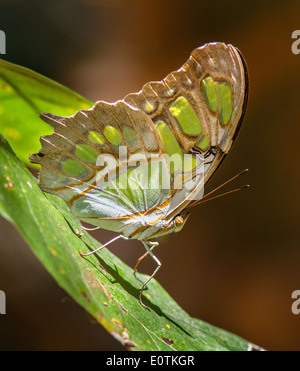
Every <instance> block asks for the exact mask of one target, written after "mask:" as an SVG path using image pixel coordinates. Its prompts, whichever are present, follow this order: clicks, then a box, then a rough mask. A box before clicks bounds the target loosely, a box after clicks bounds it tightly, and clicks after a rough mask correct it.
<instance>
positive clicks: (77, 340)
mask: <svg viewBox="0 0 300 371" xmlns="http://www.w3.org/2000/svg"><path fill="white" fill-rule="evenodd" d="M299 14H300V3H299V1H291V0H290V1H285V2H280V1H275V0H272V1H271V0H265V1H257V0H252V1H243V2H241V1H237V0H231V1H226V2H223V1H222V2H221V1H204V0H201V1H200V0H186V1H180V0H152V1H150V2H148V1H147V2H146V1H138V0H126V1H125V0H97V1H96V0H65V1H58V0H53V1H51V2H50V1H47V2H46V1H39V0H23V1H22V0H1V4H0V29H1V30H4V31H5V32H6V38H7V54H6V55H4V56H1V57H3V58H4V59H7V60H9V61H11V62H14V63H18V64H20V65H23V66H27V67H29V68H32V69H34V70H36V71H38V72H40V73H42V74H45V75H47V76H48V77H51V78H53V79H55V80H57V81H59V82H61V83H63V84H65V85H67V86H69V87H71V88H72V89H74V90H76V91H78V92H79V93H81V94H82V95H84V96H86V97H88V98H90V99H92V100H100V99H102V100H107V101H109V102H113V101H115V100H117V99H121V98H123V97H124V96H125V95H126V94H128V93H130V92H134V91H138V90H140V89H141V87H142V85H143V84H144V83H146V82H147V81H148V80H160V79H162V78H163V77H165V76H166V75H167V74H168V73H169V72H171V71H173V70H175V69H178V68H179V67H180V66H181V65H182V64H183V63H184V62H185V61H186V59H187V58H188V57H189V55H190V52H191V51H192V50H193V49H194V48H196V47H198V46H200V45H202V44H204V43H206V42H210V41H224V42H227V43H231V44H233V45H235V46H237V47H238V48H239V49H240V50H241V51H242V53H243V55H244V57H245V59H246V61H247V64H248V67H249V72H250V99H249V105H248V111H247V113H246V117H245V120H244V124H243V126H242V128H241V132H240V134H239V136H238V138H237V141H236V143H235V145H234V147H233V149H232V150H231V152H230V154H229V156H228V157H227V159H226V160H225V162H224V163H223V165H222V166H221V168H220V169H219V170H218V172H217V173H216V175H215V176H214V178H213V180H212V181H211V182H210V184H209V189H210V190H211V189H213V188H214V187H216V186H218V185H219V184H221V183H222V182H224V181H226V180H227V179H229V178H230V177H231V176H233V175H235V174H236V173H237V172H239V171H240V170H242V169H244V168H249V169H250V172H249V173H248V174H246V175H244V176H243V177H242V178H240V179H239V180H237V181H236V183H237V184H245V183H250V184H251V188H250V189H249V190H247V191H242V192H238V193H236V194H234V195H230V196H227V197H223V198H221V199H218V200H215V201H211V202H209V203H205V204H203V205H201V206H198V207H197V208H196V209H195V210H193V213H192V216H191V218H190V219H189V221H188V223H187V225H186V226H185V228H184V229H183V231H182V232H181V233H179V234H176V235H175V234H173V235H170V236H169V237H167V238H163V239H161V245H160V247H159V248H158V249H157V251H156V253H157V255H158V257H159V258H160V260H161V261H162V262H163V267H162V269H161V270H160V272H159V274H158V275H157V279H158V280H159V282H160V283H161V284H162V285H163V286H164V287H165V288H166V289H167V290H168V291H169V292H170V294H171V295H172V296H173V297H174V298H175V300H176V301H177V302H178V303H179V304H180V305H181V306H182V307H183V308H184V309H185V310H186V311H187V312H188V313H189V314H190V315H192V316H195V317H198V318H200V319H203V320H205V321H207V322H209V323H211V324H214V325H216V326H219V327H221V328H224V329H226V330H229V331H231V332H233V333H236V334H238V335H240V336H242V337H244V338H246V339H248V340H249V341H252V342H254V343H256V344H258V345H260V346H262V347H264V348H266V349H269V350H299V349H300V315H299V316H296V315H294V314H293V313H292V312H291V305H292V302H293V300H292V299H291V295H292V292H293V291H294V290H297V289H298V290H299V289H300V270H299V262H300V246H299V241H300V238H299V237H300V236H299V220H300V215H299V210H300V208H299V195H298V193H297V191H298V187H299V170H298V166H299V137H300V136H299V134H300V131H299V118H300V104H299V103H300V102H299V101H300V99H299V98H300V93H299V88H300V68H299V67H300V54H299V55H294V54H293V53H292V51H291V45H292V42H293V40H292V39H291V35H292V32H293V31H294V30H297V29H300V18H299ZM235 186H236V184H233V185H232V187H235ZM0 234H1V238H0V256H1V258H0V289H1V290H4V291H5V292H6V295H7V314H6V315H2V316H0V349H1V350H4V349H9V350H15V349H19V350H40V349H46V350H53V349H57V350H64V349H75V350H76V349H82V350H96V349H98V350H119V349H123V348H122V347H121V345H119V343H118V342H117V341H116V340H114V339H113V338H112V337H111V336H110V335H108V334H107V333H106V332H105V330H104V329H102V327H101V326H100V325H98V324H96V323H95V321H93V320H92V319H91V318H90V317H89V316H88V315H87V314H86V313H85V312H84V310H83V309H81V308H80V307H79V306H78V305H77V304H76V303H74V302H73V300H72V299H71V298H69V297H68V295H67V294H66V293H65V292H63V291H62V290H61V289H60V288H59V287H58V286H57V284H56V283H55V282H54V280H53V279H52V277H51V276H50V275H49V274H48V273H47V272H46V271H45V269H44V268H43V267H42V265H41V264H40V263H39V261H38V260H37V259H36V258H35V256H34V255H33V254H32V252H31V251H30V249H29V248H28V247H27V246H26V244H25V243H24V242H23V240H22V238H21V237H20V236H19V235H18V233H17V232H16V230H15V229H14V227H13V226H11V225H10V224H9V223H8V222H6V221H5V220H4V219H2V218H1V219H0ZM95 236H96V237H97V238H98V239H99V241H101V242H106V241H107V240H108V239H109V238H110V237H111V233H109V232H106V231H101V232H98V233H97V234H95ZM111 250H112V251H113V252H114V253H116V254H117V255H118V256H120V257H121V258H122V259H123V260H125V261H126V262H127V263H128V264H129V265H131V266H134V264H135V262H136V259H137V258H138V257H139V256H140V255H141V254H142V253H143V248H142V245H141V244H140V243H138V242H130V243H126V242H123V243H122V244H121V243H120V244H118V246H113V247H112V248H111ZM148 263H149V265H148ZM152 268H153V265H152V264H151V261H149V262H147V263H146V262H144V263H143V265H142V266H141V270H142V271H145V272H150V271H151V270H152Z"/></svg>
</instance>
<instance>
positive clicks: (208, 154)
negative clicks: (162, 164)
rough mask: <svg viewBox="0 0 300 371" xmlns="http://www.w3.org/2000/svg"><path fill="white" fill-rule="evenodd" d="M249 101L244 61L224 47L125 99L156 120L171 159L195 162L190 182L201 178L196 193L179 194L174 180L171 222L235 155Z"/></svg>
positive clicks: (202, 53) (206, 50)
mask: <svg viewBox="0 0 300 371" xmlns="http://www.w3.org/2000/svg"><path fill="white" fill-rule="evenodd" d="M247 98H248V74H247V67H246V64H245V62H244V60H243V57H242V56H241V54H240V52H239V51H238V50H237V49H236V48H235V47H233V46H232V45H225V44H223V43H210V44H206V45H204V46H203V47H200V48H197V49H195V50H194V51H193V52H192V54H191V56H190V58H189V59H188V61H187V62H186V63H185V64H184V65H183V66H182V67H181V68H180V69H179V70H178V71H176V72H173V73H171V74H169V75H168V76H167V77H166V78H165V79H164V80H162V81H161V82H150V83H147V84H146V85H144V87H143V89H142V90H141V91H140V92H139V93H136V94H129V95H127V96H126V97H125V98H124V101H125V102H126V103H128V104H129V105H130V106H131V107H134V108H137V109H139V110H142V111H143V112H145V113H146V114H147V115H148V116H149V117H150V118H151V120H152V122H153V123H154V125H155V127H156V128H157V131H158V132H159V134H160V137H161V140H162V142H163V143H164V146H165V150H166V153H167V154H168V155H170V156H172V155H174V154H178V156H180V157H183V155H184V154H189V155H190V156H193V158H192V161H194V165H192V169H191V165H189V166H187V173H188V172H189V173H191V176H190V177H188V176H187V179H188V180H189V179H190V178H191V177H192V178H195V176H196V175H195V174H196V173H197V174H198V176H197V179H196V181H195V182H194V186H193V187H192V189H186V188H185V187H184V186H183V187H182V188H180V187H176V174H175V173H174V174H173V177H172V187H171V188H172V192H171V197H172V200H173V202H172V205H171V207H170V209H169V217H172V216H173V215H174V214H176V213H179V212H180V210H182V209H184V208H185V207H186V206H187V204H188V203H189V202H190V201H191V200H192V199H195V198H194V197H197V195H199V192H200V191H201V190H202V191H203V187H204V184H205V183H206V182H207V181H208V179H209V178H210V177H211V176H212V174H213V173H214V172H215V171H216V169H217V167H218V166H219V165H220V163H221V161H222V160H223V159H224V157H225V156H226V154H227V153H228V151H229V150H230V148H231V146H232V143H233V141H234V140H235V138H236V135H237V133H238V130H239V127H240V125H241V122H242V119H243V116H244V112H245V109H246V104H247ZM188 163H191V161H188ZM198 169H200V172H199V171H198ZM201 174H202V175H201ZM187 175H188V174H187ZM199 175H200V176H199ZM190 188H191V187H190ZM200 193H201V192H200Z"/></svg>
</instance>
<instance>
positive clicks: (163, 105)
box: [30, 43, 248, 238]
mask: <svg viewBox="0 0 300 371" xmlns="http://www.w3.org/2000/svg"><path fill="white" fill-rule="evenodd" d="M247 95H248V83H247V69H246V65H245V63H244V61H243V58H242V57H241V55H240V53H239V52H238V50H237V49H236V48H234V47H233V46H231V45H225V44H223V43H212V44H207V45H205V46H203V47H201V48H198V49H195V50H194V51H193V53H192V54H191V56H190V58H189V60H188V61H187V62H186V63H185V64H184V65H183V66H182V67H181V68H180V69H179V70H178V71H176V72H173V73H171V74H169V75H168V76H167V77H166V78H165V79H164V80H163V81H160V82H150V83H147V84H146V85H145V86H144V87H143V89H142V90H141V91H140V92H139V93H136V94H129V95H127V96H126V97H125V98H124V100H123V101H118V102H116V103H114V104H108V103H105V102H97V103H96V104H95V106H94V107H93V108H91V109H89V110H82V111H78V112H77V113H76V114H75V115H73V116H71V117H61V116H55V115H52V114H43V115H42V118H43V120H45V121H46V122H48V123H49V124H50V125H51V126H53V128H54V133H53V134H52V135H50V136H46V137H42V138H41V143H42V149H41V150H40V152H39V153H37V154H34V155H32V156H31V157H30V160H31V161H32V162H34V163H39V164H40V165H41V171H40V177H39V185H40V187H41V188H42V189H43V190H45V191H46V192H50V193H54V194H57V195H58V196H60V197H62V198H63V199H64V200H65V201H66V202H67V203H68V204H69V206H70V208H71V210H72V211H73V213H74V214H75V215H76V216H77V217H78V218H79V219H81V220H84V221H87V222H89V223H91V224H94V225H97V226H100V227H103V228H106V229H111V230H114V231H120V232H122V233H124V234H125V235H131V233H132V232H135V235H136V236H139V234H140V235H141V233H142V232H141V233H140V232H139V231H140V230H141V231H142V230H143V229H145V228H148V226H149V225H150V226H151V225H152V226H153V225H155V224H156V223H157V221H159V220H161V219H162V218H164V219H165V221H167V220H168V219H169V220H171V219H172V218H173V217H174V215H176V214H177V213H179V212H180V211H181V210H182V209H184V208H185V207H186V206H187V205H188V204H189V202H191V200H193V199H194V197H196V196H197V195H199V193H201V192H200V191H201V190H203V187H204V184H205V183H206V182H207V180H208V179H209V178H210V177H211V175H212V174H213V173H214V171H215V170H216V168H217V167H218V166H219V165H220V163H221V161H222V159H223V158H224V157H225V155H226V154H227V153H228V151H229V149H230V147H231V145H232V143H233V141H234V139H235V137H236V134H237V132H238V129H239V126H240V124H241V120H242V117H243V114H244V111H245V107H246V103H247ZM121 147H122V148H126V150H127V151H128V153H126V154H125V155H122V153H121V151H120V148H121ZM170 159H171V160H170ZM109 162H112V166H111V167H110V168H109V171H108V166H107V164H108V163H109ZM125 163H126V164H127V165H128V166H126V164H125ZM199 169H200V171H199ZM113 170H114V171H115V173H113ZM199 174H200V176H199ZM166 178H167V179H168V180H169V182H170V183H169V186H166V185H165V184H164V182H165V179H166ZM107 179H109V181H107ZM125 229H126V233H125V232H124V231H125ZM136 238H138V237H136Z"/></svg>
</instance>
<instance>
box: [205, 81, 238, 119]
mask: <svg viewBox="0 0 300 371" xmlns="http://www.w3.org/2000/svg"><path fill="white" fill-rule="evenodd" d="M201 90H202V93H203V95H204V98H205V100H206V103H207V105H208V107H209V109H210V110H211V111H212V112H217V111H218V113H219V118H220V122H221V125H222V126H225V125H227V124H228V123H229V120H230V117H231V113H232V101H231V89H230V86H229V85H228V84H227V83H226V82H220V81H214V80H213V78H212V77H210V76H208V77H206V78H205V79H203V80H202V82H201Z"/></svg>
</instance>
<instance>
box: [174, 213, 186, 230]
mask: <svg viewBox="0 0 300 371" xmlns="http://www.w3.org/2000/svg"><path fill="white" fill-rule="evenodd" d="M183 223H184V220H183V217H182V216H180V215H177V216H176V218H175V220H174V227H175V231H180V229H181V227H182V226H183Z"/></svg>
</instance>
